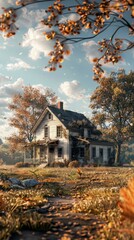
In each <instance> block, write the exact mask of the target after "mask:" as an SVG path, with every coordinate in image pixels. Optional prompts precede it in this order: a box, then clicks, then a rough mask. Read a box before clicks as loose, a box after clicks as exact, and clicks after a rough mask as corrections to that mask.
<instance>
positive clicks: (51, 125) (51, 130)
mask: <svg viewBox="0 0 134 240" xmlns="http://www.w3.org/2000/svg"><path fill="white" fill-rule="evenodd" d="M48 114H49V113H48ZM48 114H47V115H46V116H45V118H44V119H43V121H42V123H41V124H40V126H39V127H38V129H37V130H36V133H35V139H36V141H38V140H44V139H45V137H44V128H45V126H47V127H48V139H51V140H59V144H58V146H57V147H55V150H54V160H64V159H66V160H69V139H68V131H67V130H66V128H65V127H64V125H63V124H62V123H61V122H60V121H59V120H58V119H57V118H56V117H55V115H52V119H48ZM57 126H62V137H61V138H59V137H57ZM58 148H63V157H58ZM38 157H39V154H38ZM47 157H48V159H49V153H48V155H47Z"/></svg>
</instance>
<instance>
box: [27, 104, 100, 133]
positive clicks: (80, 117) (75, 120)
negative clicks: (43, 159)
mask: <svg viewBox="0 0 134 240" xmlns="http://www.w3.org/2000/svg"><path fill="white" fill-rule="evenodd" d="M47 111H50V112H51V113H53V114H54V115H55V116H56V117H57V118H58V119H59V120H60V122H61V123H62V124H63V125H64V126H65V127H66V128H67V129H69V130H73V131H75V130H78V128H80V127H85V128H90V130H91V132H92V133H93V134H96V135H100V134H101V132H100V131H99V130H97V129H96V127H95V126H94V125H93V124H92V123H91V122H90V121H89V119H87V118H86V117H85V116H84V114H82V113H77V112H74V111H70V110H64V109H59V108H57V107H54V106H48V107H47V108H46V109H45V110H44V111H43V113H42V114H41V116H40V117H39V119H38V120H37V122H36V123H35V125H34V126H33V128H32V131H35V130H36V128H37V127H38V126H39V124H40V123H41V122H42V120H43V119H44V117H45V115H46V112H47Z"/></svg>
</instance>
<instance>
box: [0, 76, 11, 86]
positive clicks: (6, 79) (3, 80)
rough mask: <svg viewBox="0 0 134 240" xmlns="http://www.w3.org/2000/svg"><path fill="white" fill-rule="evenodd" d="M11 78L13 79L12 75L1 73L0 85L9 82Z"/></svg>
mask: <svg viewBox="0 0 134 240" xmlns="http://www.w3.org/2000/svg"><path fill="white" fill-rule="evenodd" d="M11 80H12V78H11V77H9V76H4V75H2V74H0V86H1V85H3V84H5V83H7V82H10V81H11Z"/></svg>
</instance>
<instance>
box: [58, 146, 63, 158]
mask: <svg viewBox="0 0 134 240" xmlns="http://www.w3.org/2000/svg"><path fill="white" fill-rule="evenodd" d="M62 156H63V148H58V157H62Z"/></svg>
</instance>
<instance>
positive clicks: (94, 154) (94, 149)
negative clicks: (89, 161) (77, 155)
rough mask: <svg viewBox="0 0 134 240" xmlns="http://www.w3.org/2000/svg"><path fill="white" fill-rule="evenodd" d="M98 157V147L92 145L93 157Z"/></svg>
mask: <svg viewBox="0 0 134 240" xmlns="http://www.w3.org/2000/svg"><path fill="white" fill-rule="evenodd" d="M95 157H96V147H92V158H95Z"/></svg>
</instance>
